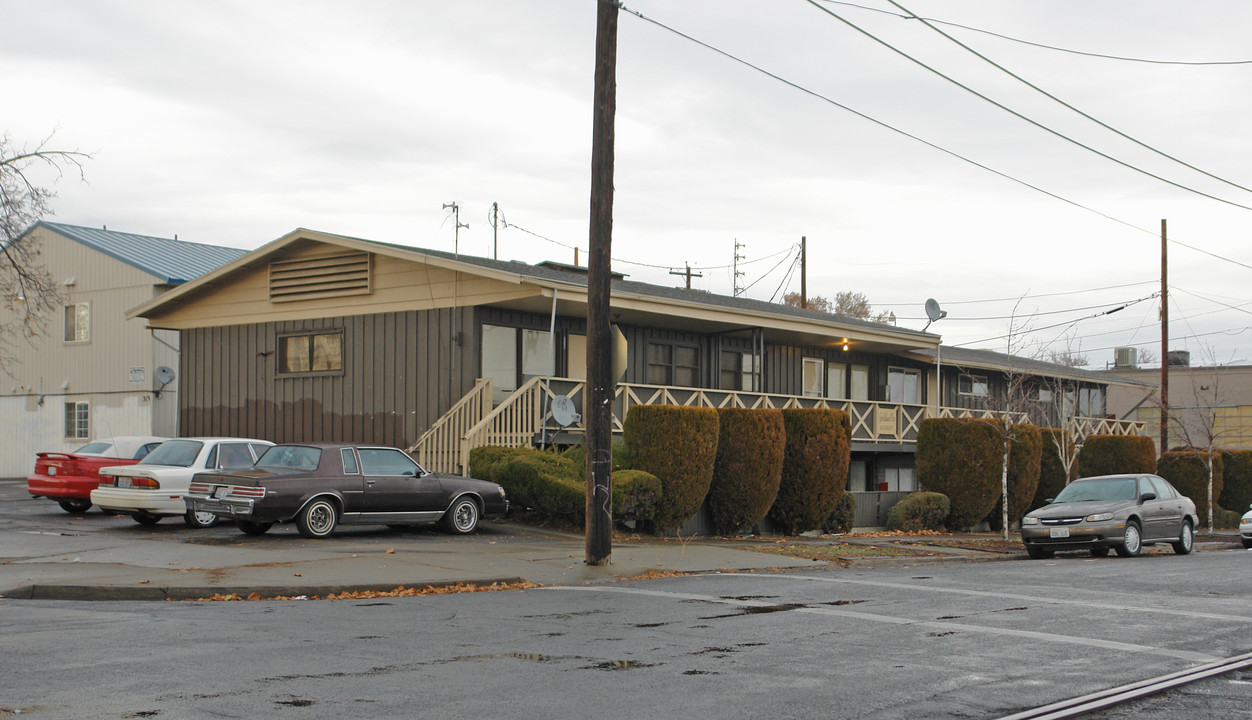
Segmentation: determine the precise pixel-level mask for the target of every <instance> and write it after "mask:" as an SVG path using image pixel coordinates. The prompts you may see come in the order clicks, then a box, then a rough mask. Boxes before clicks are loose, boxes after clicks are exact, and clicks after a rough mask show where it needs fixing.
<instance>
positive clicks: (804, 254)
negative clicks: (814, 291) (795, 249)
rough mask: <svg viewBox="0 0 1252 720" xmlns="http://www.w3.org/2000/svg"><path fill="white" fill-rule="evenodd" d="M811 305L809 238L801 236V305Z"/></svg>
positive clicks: (806, 306) (803, 306) (804, 306)
mask: <svg viewBox="0 0 1252 720" xmlns="http://www.w3.org/2000/svg"><path fill="white" fill-rule="evenodd" d="M808 306H809V239H808V236H805V235H801V236H800V307H802V308H808Z"/></svg>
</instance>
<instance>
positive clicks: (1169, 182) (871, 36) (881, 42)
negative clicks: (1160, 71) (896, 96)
mask: <svg viewBox="0 0 1252 720" xmlns="http://www.w3.org/2000/svg"><path fill="white" fill-rule="evenodd" d="M805 2H807V3H808V4H810V5H812V6H813V7H815V8H817V9H818V10H820V11H822V12H824V13H826V14H827V15H829V16H831V17H833V18H835V19H836V20H838V21H839V22H841V23H843V24H844V25H847V26H848V27H850V28H852V29H853V30H856V31H857V32H859V33H861V34H862V35H864V36H865V37H867V38H869V39H871V40H873V41H874V42H876V43H878V44H879V45H882V46H883V47H885V48H887V49H888V50H890V51H892V52H894V53H896V54H897V55H899V56H901V57H903V58H905V59H906V60H909V61H911V62H913V63H915V64H917V65H918V66H920V67H922V68H925V69H926V70H929V71H930V72H932V73H934V74H935V75H938V76H939V77H941V78H943V79H944V80H947V81H948V82H950V83H952V84H953V85H955V86H957V87H959V88H961V89H962V90H964V91H966V92H968V93H970V94H971V95H973V96H975V97H977V98H979V99H982V100H985V101H986V102H989V103H991V104H992V105H994V106H996V107H998V108H1000V109H1001V110H1003V111H1005V112H1007V113H1009V114H1010V115H1012V116H1014V117H1016V118H1019V119H1021V120H1024V121H1026V122H1028V123H1030V124H1031V125H1034V126H1035V127H1037V128H1039V129H1040V130H1043V131H1044V132H1047V133H1049V134H1051V135H1053V136H1055V137H1057V138H1059V139H1061V140H1064V141H1065V142H1068V143H1071V144H1073V145H1076V146H1077V147H1080V148H1082V149H1084V150H1086V151H1088V152H1091V153H1094V154H1096V155H1099V156H1100V157H1102V158H1104V159H1106V160H1109V161H1111V162H1114V163H1116V164H1118V165H1121V166H1122V167H1124V168H1126V169H1128V170H1133V171H1135V172H1137V173H1140V174H1142V175H1146V176H1147V177H1150V178H1153V179H1156V180H1159V181H1161V182H1163V183H1165V184H1167V185H1172V186H1174V187H1176V188H1178V189H1180V190H1185V191H1186V192H1189V193H1193V194H1195V195H1199V196H1201V197H1206V198H1208V199H1210V200H1216V201H1217V202H1220V203H1224V204H1226V205H1230V206H1232V207H1237V208H1240V209H1242V210H1252V207H1249V206H1247V205H1241V204H1239V203H1237V202H1234V201H1233V200H1227V199H1225V198H1220V197H1217V196H1216V195H1210V194H1209V193H1206V192H1204V191H1203V190H1198V189H1196V188H1193V187H1190V186H1188V185H1183V184H1182V183H1178V182H1174V181H1173V180H1169V179H1167V178H1164V177H1161V176H1160V175H1157V174H1155V173H1152V172H1149V171H1147V170H1144V169H1143V168H1141V167H1137V166H1135V165H1131V164H1130V163H1128V162H1125V161H1124V160H1119V159H1117V158H1115V157H1113V156H1112V155H1109V154H1108V153H1105V152H1102V151H1100V150H1097V149H1095V148H1093V147H1091V146H1090V145H1087V144H1086V143H1083V142H1080V141H1078V140H1075V139H1074V138H1071V137H1069V136H1068V135H1066V134H1064V133H1062V132H1060V131H1057V130H1053V129H1052V128H1050V127H1048V126H1047V125H1044V124H1043V123H1041V122H1039V121H1037V120H1032V119H1031V118H1028V117H1026V116H1025V115H1023V114H1021V113H1019V112H1017V111H1016V110H1014V109H1012V108H1010V107H1008V106H1007V105H1004V104H1003V103H1000V102H997V101H996V100H993V99H991V98H990V97H988V96H986V95H984V94H982V93H980V92H978V91H977V90H975V89H973V88H972V87H970V86H968V85H965V84H964V83H962V82H960V81H959V80H957V79H956V78H953V77H951V76H950V75H946V74H944V73H942V72H940V71H939V70H937V69H935V68H933V67H931V66H930V65H927V64H926V63H924V62H922V61H921V60H918V59H917V58H915V57H913V56H912V55H909V54H908V53H906V52H904V51H903V50H901V49H899V48H897V47H895V46H894V45H892V44H891V43H889V42H887V41H885V40H883V39H881V38H879V37H878V36H876V35H874V34H873V33H871V32H869V31H867V30H865V29H863V28H861V27H860V26H858V25H856V24H855V23H853V22H851V21H849V20H846V19H844V18H843V17H841V16H840V15H839V14H838V13H836V12H834V11H833V10H830V9H829V8H824V7H822V6H821V4H820V2H819V0H805Z"/></svg>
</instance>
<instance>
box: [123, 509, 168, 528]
mask: <svg viewBox="0 0 1252 720" xmlns="http://www.w3.org/2000/svg"><path fill="white" fill-rule="evenodd" d="M130 518H131V519H132V520H134V521H135V522H137V523H139V524H140V525H144V526H148V525H156V524H157V523H159V522H161V516H160V515H153V514H152V513H150V512H148V511H147V510H140V511H139V512H137V513H135V514H134V515H131V516H130Z"/></svg>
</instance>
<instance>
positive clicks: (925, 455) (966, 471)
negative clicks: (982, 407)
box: [917, 418, 1004, 529]
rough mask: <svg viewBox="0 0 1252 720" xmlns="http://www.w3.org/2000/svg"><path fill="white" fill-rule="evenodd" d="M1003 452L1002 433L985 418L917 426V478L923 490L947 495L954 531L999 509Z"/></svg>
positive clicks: (934, 420) (935, 421)
mask: <svg viewBox="0 0 1252 720" xmlns="http://www.w3.org/2000/svg"><path fill="white" fill-rule="evenodd" d="M1003 454H1004V448H1003V445H1002V444H1001V436H1000V432H999V430H997V429H996V427H995V426H994V425H993V424H991V423H990V422H987V421H986V420H977V419H969V418H930V419H927V420H923V421H921V423H920V424H919V425H918V430H917V480H918V482H919V483H920V484H921V486H922V489H923V490H928V491H931V492H937V493H941V494H943V495H946V496H947V497H948V500H949V501H950V503H951V508H950V515H949V516H948V526H949V527H952V528H955V529H965V528H969V527H973V526H974V525H976V524H977V523H978V522H980V521H981V520H982V519H983V518H985V517H987V514H988V513H989V512H991V508H993V507H995V504H996V500H997V499H998V498H999V497H1000V463H1001V461H1002V459H1003Z"/></svg>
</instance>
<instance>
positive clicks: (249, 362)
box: [180, 309, 478, 447]
mask: <svg viewBox="0 0 1252 720" xmlns="http://www.w3.org/2000/svg"><path fill="white" fill-rule="evenodd" d="M473 322H474V320H473V312H472V311H471V310H469V309H464V310H457V309H442V310H423V311H410V312H398V313H379V314H375V315H363V316H352V317H340V318H324V319H315V320H293V321H283V322H273V323H256V324H249V325H231V326H225V327H215V328H200V329H195V330H185V331H183V332H182V342H184V343H186V345H184V346H183V347H184V349H183V353H182V359H181V363H180V364H181V373H180V374H181V375H182V378H183V381H184V388H185V390H184V392H183V393H182V394H181V400H182V403H181V410H180V412H181V422H182V434H183V435H189V436H190V435H239V436H245V437H257V438H262V439H265V440H272V441H274V442H316V441H327V442H333V441H349V442H362V443H378V444H383V445H391V446H399V447H405V446H407V445H408V444H410V443H412V442H413V441H414V440H416V439H417V437H418V436H419V435H421V433H422V432H424V431H425V430H426V429H427V428H428V427H429V426H430V424H431V423H432V422H434V420H436V419H437V418H438V417H439V416H440V415H441V414H442V413H443V412H445V411H446V410H447V409H448V408H449V407H451V405H452V404H453V403H454V402H456V401H457V400H459V399H460V398H461V396H462V395H464V394H465V392H467V391H468V390H469V389H470V388H472V387H473V384H474V379H475V378H476V377H477V368H478V357H477V349H476V347H475V346H473V345H466V344H461V345H458V344H457V343H456V342H455V340H454V328H455V329H456V330H459V331H460V337H461V338H462V339H465V338H473V337H474V332H473ZM330 329H335V330H340V329H341V330H342V331H343V374H342V375H307V376H296V377H279V376H278V373H277V367H278V358H279V354H278V337H279V336H280V335H282V334H285V333H302V332H314V331H319V330H330ZM441 368H442V370H441Z"/></svg>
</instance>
